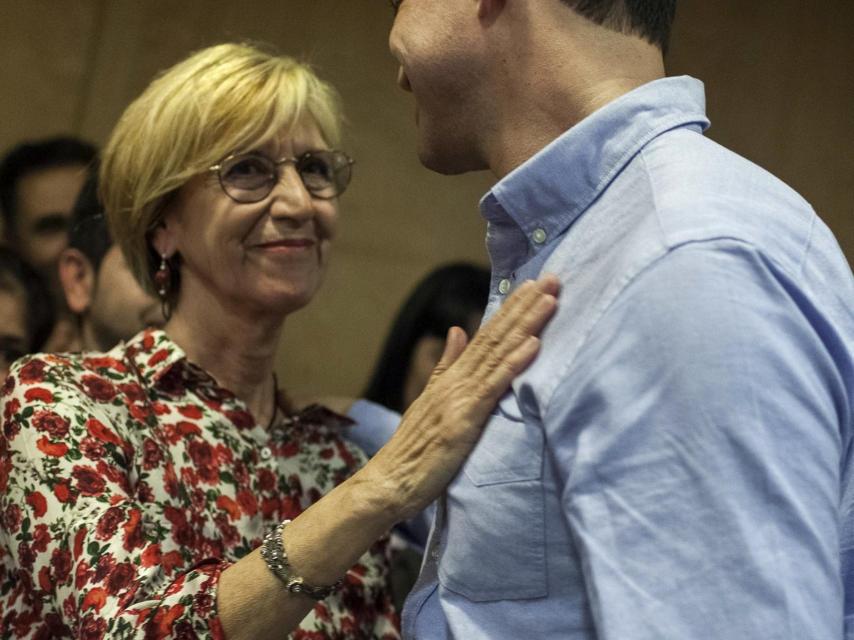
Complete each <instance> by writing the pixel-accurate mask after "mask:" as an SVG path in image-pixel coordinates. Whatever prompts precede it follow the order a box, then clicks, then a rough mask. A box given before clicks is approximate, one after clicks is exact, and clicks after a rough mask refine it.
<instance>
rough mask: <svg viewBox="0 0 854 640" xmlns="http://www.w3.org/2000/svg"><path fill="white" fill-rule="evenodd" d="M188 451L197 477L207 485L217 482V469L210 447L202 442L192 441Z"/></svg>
mask: <svg viewBox="0 0 854 640" xmlns="http://www.w3.org/2000/svg"><path fill="white" fill-rule="evenodd" d="M188 449H189V453H190V458H191V459H192V461H193V464H194V465H195V466H196V470H197V471H198V473H199V477H200V478H201V479H202V480H204V481H205V482H207V483H209V484H214V483H216V482H219V467H218V466H217V464H216V462H215V461H214V456H213V449H212V448H211V445H210V444H208V443H207V442H205V441H204V440H193V441H192V442H191V443H190V446H189V447H188Z"/></svg>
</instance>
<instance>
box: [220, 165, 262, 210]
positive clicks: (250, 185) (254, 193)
mask: <svg viewBox="0 0 854 640" xmlns="http://www.w3.org/2000/svg"><path fill="white" fill-rule="evenodd" d="M219 177H220V181H221V182H222V187H223V189H225V192H226V193H227V194H228V195H229V196H231V197H232V198H234V199H235V200H237V201H238V202H257V201H259V200H263V199H264V198H266V197H267V194H268V193H270V190H271V189H272V188H273V185H274V184H275V183H276V165H275V164H273V161H272V160H270V159H269V158H265V157H263V156H254V155H253V156H237V157H235V158H232V159H230V160H227V161H226V162H224V163H223V165H222V167H221V168H220V170H219Z"/></svg>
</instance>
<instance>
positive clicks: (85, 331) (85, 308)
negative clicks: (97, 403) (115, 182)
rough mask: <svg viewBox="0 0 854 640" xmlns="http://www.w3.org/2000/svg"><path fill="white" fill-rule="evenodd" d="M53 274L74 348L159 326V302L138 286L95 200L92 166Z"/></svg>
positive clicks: (111, 342) (97, 347) (109, 343)
mask: <svg viewBox="0 0 854 640" xmlns="http://www.w3.org/2000/svg"><path fill="white" fill-rule="evenodd" d="M58 272H59V278H60V282H61V285H62V289H63V292H64V293H65V302H66V304H67V306H68V309H69V310H70V311H71V313H72V314H74V317H75V323H74V329H75V335H74V337H73V339H72V341H71V342H72V349H73V350H82V351H107V350H109V349H110V348H112V347H113V346H115V344H116V343H118V342H119V341H120V340H127V339H128V338H130V337H132V336H133V335H134V334H136V333H137V332H138V331H140V330H141V329H143V328H144V327H146V326H160V325H162V324H163V314H162V312H161V309H160V304H159V302H158V301H157V300H155V299H154V298H153V297H152V296H149V295H148V294H147V293H145V291H143V290H142V288H141V287H140V286H139V284H138V283H137V282H136V279H135V278H134V277H133V275H132V274H131V272H130V269H129V268H128V266H127V263H126V262H125V259H124V256H123V255H122V252H121V250H120V249H119V247H118V245H115V244H113V241H112V238H111V237H110V232H109V230H108V228H107V221H106V218H105V217H104V214H103V210H102V208H101V205H100V202H99V201H98V181H97V170H96V168H95V167H93V168H92V169H91V170H90V174H89V178H88V179H87V180H86V183H85V184H84V185H83V189H82V191H81V192H80V196H79V197H78V198H77V202H76V203H75V204H74V208H73V211H72V215H71V232H70V235H69V246H68V248H66V249H64V250H63V251H62V253H61V254H60V256H59V268H58Z"/></svg>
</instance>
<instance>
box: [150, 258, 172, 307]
mask: <svg viewBox="0 0 854 640" xmlns="http://www.w3.org/2000/svg"><path fill="white" fill-rule="evenodd" d="M171 279H172V271H171V270H170V269H169V263H168V262H166V255H165V254H163V255H161V256H160V267H159V268H158V269H157V271H156V272H155V273H154V286H155V287H157V293H158V295H159V296H160V297H161V298H165V297H166V294H167V293H169V284H170V281H171Z"/></svg>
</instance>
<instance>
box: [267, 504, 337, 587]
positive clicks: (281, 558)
mask: <svg viewBox="0 0 854 640" xmlns="http://www.w3.org/2000/svg"><path fill="white" fill-rule="evenodd" d="M290 522H291V521H290V520H283V521H282V522H281V523H280V524H278V525H276V526H275V527H273V528H272V529H270V531H269V532H268V533H267V535H266V536H264V542H263V544H262V545H261V557H262V558H264V562H266V563H267V567H268V568H269V569H270V571H272V572H273V573H274V574H275V576H276V577H277V578H278V579H279V580H281V581H282V582H283V583H284V585H285V588H286V589H287V590H288V591H290V592H291V593H293V594H297V595H304V596H308V597H309V598H313V599H315V600H323V599H324V598H326V597H328V596H329V595H330V594H331V593H332V592H333V591H335V590H336V589H337V588H338V587H340V586H341V584H342V583H343V582H344V581H343V580H338V581H337V582H335V584H332V585H329V586H326V587H315V586H312V585H310V584H308V583H306V581H305V580H304V579H303V578H302V577H301V576H295V575H294V574H293V573H291V565H290V564H289V563H288V554H287V553H285V547H284V545H283V544H282V532H283V531H284V530H285V527H286V526H288V525H289V524H290Z"/></svg>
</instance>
